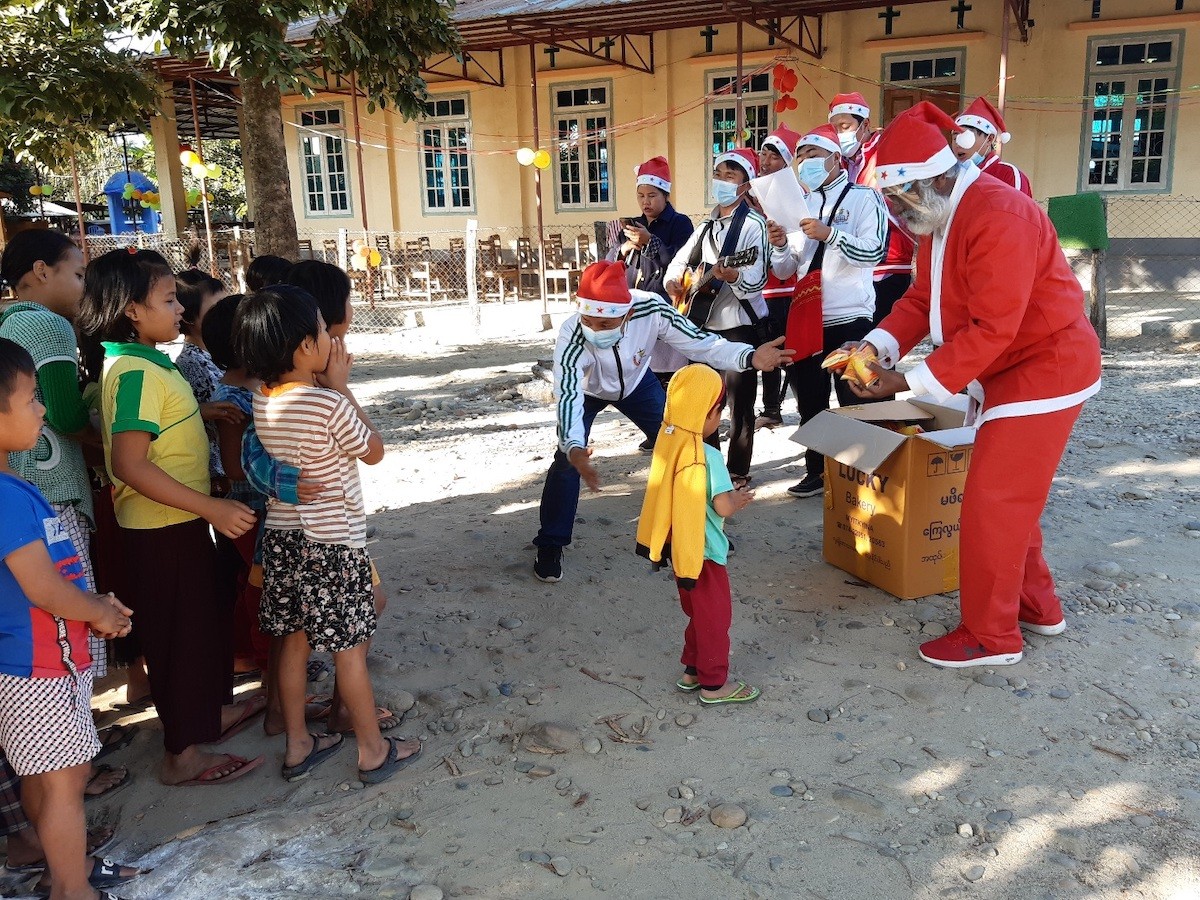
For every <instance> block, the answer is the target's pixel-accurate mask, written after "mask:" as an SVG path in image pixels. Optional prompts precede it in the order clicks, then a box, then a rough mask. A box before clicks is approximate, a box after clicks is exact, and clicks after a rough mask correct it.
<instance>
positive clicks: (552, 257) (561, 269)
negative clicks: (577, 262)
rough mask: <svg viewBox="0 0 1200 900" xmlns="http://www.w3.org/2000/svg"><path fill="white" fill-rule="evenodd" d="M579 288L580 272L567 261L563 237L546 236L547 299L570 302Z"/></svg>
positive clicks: (557, 235)
mask: <svg viewBox="0 0 1200 900" xmlns="http://www.w3.org/2000/svg"><path fill="white" fill-rule="evenodd" d="M559 284H561V285H562V289H561V290H559V289H558V286H559ZM551 285H553V287H552V286H551ZM578 286H579V270H578V269H576V268H575V267H574V266H572V265H570V264H569V263H568V262H567V261H566V257H565V253H564V251H563V239H562V235H561V234H548V235H546V299H547V300H570V299H571V292H572V291H573V290H575V288H577V287H578Z"/></svg>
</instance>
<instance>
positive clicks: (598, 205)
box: [549, 79, 617, 212]
mask: <svg viewBox="0 0 1200 900" xmlns="http://www.w3.org/2000/svg"><path fill="white" fill-rule="evenodd" d="M594 89H603V90H604V98H605V102H604V103H603V104H599V103H597V104H595V105H592V104H590V103H589V104H587V105H582V106H576V105H571V106H560V105H559V103H558V94H559V92H560V91H580V90H587V91H591V90H594ZM549 90H550V113H551V122H552V125H551V127H552V129H553V131H552V137H551V140H552V141H553V144H552V146H551V148H550V157H551V165H552V166H553V168H554V209H555V210H556V211H557V212H573V211H583V210H591V209H598V210H599V209H616V208H617V190H616V179H615V177H614V176H615V173H616V167H615V165H614V157H613V145H614V144H615V141H614V140H613V134H612V128H613V119H612V116H613V85H612V81H611V80H609V79H604V80H600V81H579V82H559V83H552V84H551V85H550V86H549ZM598 116H603V117H604V122H605V124H604V137H603V139H602V140H596V139H591V140H588V141H587V142H583V143H580V142H579V141H576V140H570V141H562V140H560V138H559V134H560V125H561V124H562V123H563V122H568V121H573V122H574V127H575V130H576V132H577V133H579V134H586V133H587V130H588V129H587V119H589V118H595V117H598ZM573 144H575V145H577V148H578V151H579V156H578V159H577V160H576V164H577V165H578V167H579V182H578V183H579V202H578V203H575V202H571V201H565V200H564V199H563V175H564V171H563V170H564V168H565V167H566V166H568V165H569V164H570V163H569V161H567V162H564V160H563V156H562V154H563V151H564V150H565V149H568V148H570V147H571V145H573ZM589 145H591V146H600V145H603V147H602V152H603V159H602V160H597V162H598V163H601V164H603V165H604V166H605V168H606V170H607V171H606V174H605V175H604V176H601V177H600V178H599V179H597V180H598V182H599V183H598V184H596V189H597V194H599V192H600V191H602V190H603V189H604V187H605V184H606V183H607V189H608V199H606V200H605V199H596V200H591V199H589V197H588V194H589V191H590V189H591V188H592V186H593V179H591V178H590V177H589V174H588V165H589V160H588V159H587V150H588V147H589ZM571 183H573V182H568V184H571Z"/></svg>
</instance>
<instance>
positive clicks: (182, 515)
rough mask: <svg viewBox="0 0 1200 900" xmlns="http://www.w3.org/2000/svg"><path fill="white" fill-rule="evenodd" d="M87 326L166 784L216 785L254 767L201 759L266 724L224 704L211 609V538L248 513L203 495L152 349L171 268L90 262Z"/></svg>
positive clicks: (194, 419)
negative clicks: (95, 346) (98, 355)
mask: <svg viewBox="0 0 1200 900" xmlns="http://www.w3.org/2000/svg"><path fill="white" fill-rule="evenodd" d="M85 287H86V289H85V295H84V306H83V313H82V315H81V320H82V324H83V325H84V328H85V330H86V331H88V332H89V333H90V334H93V335H95V336H98V337H99V338H100V339H101V340H103V341H104V372H103V375H102V377H101V385H100V393H101V410H102V422H103V429H104V452H105V458H106V462H107V467H108V473H109V476H110V477H111V479H112V482H113V486H114V493H113V500H114V505H115V508H116V516H117V522H118V524H119V525H120V526H121V532H122V540H121V546H122V548H123V552H124V554H125V577H126V590H127V591H128V592H129V596H128V599H127V602H128V603H129V605H130V606H131V607H132V608H133V609H134V610H136V611H137V613H138V631H139V632H140V633H141V648H142V652H143V653H144V655H145V658H146V666H147V669H148V671H149V676H150V694H151V696H152V697H153V699H154V705H155V707H156V708H157V709H158V716H159V720H160V721H161V722H162V727H163V744H164V749H165V751H166V752H165V754H164V757H163V761H162V764H161V766H160V769H159V779H160V780H161V781H162V782H163V783H164V784H169V785H184V784H201V785H211V784H223V783H225V782H227V781H232V780H234V779H236V778H240V777H241V776H243V775H245V774H247V773H248V772H250V771H251V770H252V769H254V768H255V767H257V766H258V765H260V764H261V763H262V757H258V758H257V759H254V760H249V759H243V758H242V757H240V756H234V755H233V754H228V753H226V754H214V753H209V752H206V751H203V750H201V749H200V746H199V745H201V744H211V743H216V742H219V741H221V740H224V739H226V738H228V737H232V736H233V734H235V733H236V732H237V731H238V730H240V729H241V728H243V727H245V725H246V724H247V723H248V721H249V719H250V718H252V717H253V716H254V715H256V714H258V713H260V712H262V710H263V708H264V707H265V705H266V701H265V699H264V698H262V697H257V698H252V699H250V700H246V701H243V702H242V703H238V704H232V703H230V701H231V700H232V697H231V695H230V691H229V685H228V678H229V673H230V672H231V671H232V667H233V660H232V658H231V657H232V653H231V649H232V646H231V642H230V641H229V635H230V633H231V631H232V627H233V625H232V609H231V608H230V607H228V606H223V605H222V604H221V603H220V602H219V600H218V595H217V589H216V583H215V580H214V576H213V570H214V567H215V564H216V550H215V548H214V546H213V542H212V538H211V537H210V535H209V530H208V528H209V525H210V524H211V525H212V526H213V528H215V529H216V530H217V531H219V532H221V533H222V534H224V535H225V536H226V537H229V538H236V537H238V536H240V535H241V534H243V533H244V532H246V531H248V530H249V529H250V528H252V527H254V524H255V522H256V519H255V516H254V513H253V511H252V510H250V509H249V508H248V507H246V506H244V505H243V504H241V503H238V502H236V501H234V500H221V499H218V498H216V497H212V496H210V494H209V473H208V437H207V435H206V434H205V432H204V424H203V422H202V421H201V417H200V408H199V406H198V404H197V403H196V398H195V396H193V394H192V390H191V388H190V387H189V386H188V383H187V381H185V380H184V378H183V376H182V375H181V374H180V373H179V370H178V369H177V368H176V367H175V366H174V364H172V362H171V361H170V359H168V358H167V356H166V354H164V353H162V352H161V351H159V350H157V349H156V344H159V343H167V342H170V341H173V340H175V338H177V337H178V336H179V320H180V316H181V314H182V307H181V306H180V305H179V303H178V301H177V300H176V299H175V278H174V277H173V276H172V274H171V270H170V268H169V267H168V266H167V263H166V260H165V259H163V258H162V256H160V255H159V254H158V253H155V252H154V251H152V250H137V251H134V252H132V253H130V252H129V251H127V250H114V251H112V252H110V253H106V254H104V255H103V256H101V257H99V258H98V259H95V260H93V261H92V263H91V265H90V266H89V267H88V270H87V275H86V278H85Z"/></svg>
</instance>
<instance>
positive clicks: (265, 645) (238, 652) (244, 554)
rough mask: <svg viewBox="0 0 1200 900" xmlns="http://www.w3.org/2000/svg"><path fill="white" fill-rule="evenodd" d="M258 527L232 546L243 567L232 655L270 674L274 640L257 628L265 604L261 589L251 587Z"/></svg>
mask: <svg viewBox="0 0 1200 900" xmlns="http://www.w3.org/2000/svg"><path fill="white" fill-rule="evenodd" d="M261 527H262V518H261V516H260V518H259V524H258V525H257V526H256V527H254V528H251V529H250V530H249V531H247V532H246V533H245V534H243V535H242V536H241V537H240V538H238V539H237V540H235V541H232V542H231V543H232V544H233V546H234V547H235V548H236V549H237V551H238V555H239V556H240V557H241V562H242V565H241V566H240V567H239V568H238V570H237V575H236V578H237V581H236V584H237V595H236V596H237V599H236V600H235V601H234V606H233V652H234V656H235V657H237V658H238V659H243V660H247V659H248V660H251V661H253V662H254V664H255V665H257V666H258V667H259V669H261V670H262V671H263V672H265V671H267V657H268V655H269V653H270V650H271V636H270V635H267V634H263V633H262V630H261V629H260V628H259V627H258V607H259V605H260V604H261V602H262V588H261V587H258V586H255V585H253V584H251V583H250V568H251V566H253V565H254V548H255V545H256V544H257V543H258V532H259V529H260V528H261Z"/></svg>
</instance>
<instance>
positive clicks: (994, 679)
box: [975, 672, 1008, 687]
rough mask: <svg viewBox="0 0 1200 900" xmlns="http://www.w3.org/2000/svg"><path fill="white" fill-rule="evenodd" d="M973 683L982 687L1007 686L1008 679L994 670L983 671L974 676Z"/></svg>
mask: <svg viewBox="0 0 1200 900" xmlns="http://www.w3.org/2000/svg"><path fill="white" fill-rule="evenodd" d="M975 683H976V684H982V685H983V686H984V687H1008V679H1007V678H1005V677H1004V676H1003V675H997V674H996V673H995V672H984V673H982V674H980V675H976V676H975Z"/></svg>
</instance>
